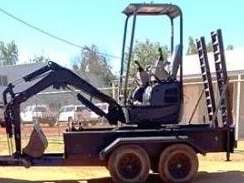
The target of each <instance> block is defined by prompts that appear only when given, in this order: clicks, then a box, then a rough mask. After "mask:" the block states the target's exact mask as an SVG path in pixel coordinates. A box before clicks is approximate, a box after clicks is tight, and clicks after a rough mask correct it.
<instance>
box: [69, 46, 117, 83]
mask: <svg viewBox="0 0 244 183" xmlns="http://www.w3.org/2000/svg"><path fill="white" fill-rule="evenodd" d="M73 69H74V70H75V71H76V72H77V73H78V74H80V75H81V77H83V78H84V79H86V80H87V81H88V82H90V83H92V84H94V85H95V86H97V87H102V86H108V85H110V84H111V81H112V80H113V79H114V76H113V74H112V72H111V67H110V66H109V65H108V63H107V58H106V57H105V56H104V55H102V54H100V53H99V51H98V48H97V46H95V45H92V46H91V47H88V46H85V48H84V49H83V50H82V51H81V56H80V58H76V60H75V63H74V64H73Z"/></svg>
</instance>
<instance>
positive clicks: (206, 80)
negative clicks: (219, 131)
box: [196, 37, 218, 127]
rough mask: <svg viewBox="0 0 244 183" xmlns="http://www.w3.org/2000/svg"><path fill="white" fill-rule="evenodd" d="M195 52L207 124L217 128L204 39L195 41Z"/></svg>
mask: <svg viewBox="0 0 244 183" xmlns="http://www.w3.org/2000/svg"><path fill="white" fill-rule="evenodd" d="M196 43H197V51H198V56H199V60H200V67H201V74H202V79H203V87H204V92H205V97H206V104H207V112H208V118H209V122H210V124H211V126H212V127H218V120H217V116H216V115H215V114H216V104H215V97H214V91H213V82H212V77H211V72H210V67H209V62H208V55H207V49H206V43H205V39H204V37H201V38H200V39H197V40H196Z"/></svg>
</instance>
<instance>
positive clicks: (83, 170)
mask: <svg viewBox="0 0 244 183" xmlns="http://www.w3.org/2000/svg"><path fill="white" fill-rule="evenodd" d="M1 132H2V130H0V134H1ZM1 144H2V145H1ZM3 144H4V141H3V139H2V138H0V154H2V153H3V152H6V150H4V149H3V147H4V146H3ZM147 182H148V183H158V182H161V181H160V179H159V178H158V176H157V175H156V174H150V176H149V178H148V181H147ZM225 182H233V183H243V182H244V141H240V142H238V148H237V149H236V150H235V153H234V154H231V161H228V162H227V161H225V154H224V153H217V154H207V155H206V156H201V155H199V171H198V174H197V176H196V178H195V179H194V180H193V181H192V183H225ZM0 183H113V181H112V180H111V178H110V176H109V173H108V171H107V170H106V169H105V168H103V167H30V168H28V169H26V168H24V167H2V166H1V167H0Z"/></svg>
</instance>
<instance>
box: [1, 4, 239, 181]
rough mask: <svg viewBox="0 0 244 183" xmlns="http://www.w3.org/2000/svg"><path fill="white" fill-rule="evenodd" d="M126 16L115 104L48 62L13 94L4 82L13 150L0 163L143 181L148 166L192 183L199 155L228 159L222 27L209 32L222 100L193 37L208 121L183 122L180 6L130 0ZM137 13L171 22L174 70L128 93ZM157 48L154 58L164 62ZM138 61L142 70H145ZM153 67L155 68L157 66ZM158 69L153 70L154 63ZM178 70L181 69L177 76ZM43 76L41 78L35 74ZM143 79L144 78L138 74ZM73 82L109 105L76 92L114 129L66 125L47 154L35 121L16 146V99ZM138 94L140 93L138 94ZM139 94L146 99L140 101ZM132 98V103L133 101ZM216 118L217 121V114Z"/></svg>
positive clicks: (230, 134)
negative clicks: (82, 169) (99, 169)
mask: <svg viewBox="0 0 244 183" xmlns="http://www.w3.org/2000/svg"><path fill="white" fill-rule="evenodd" d="M123 13H124V14H125V15H126V20H125V29H124V38H123V47H122V59H121V71H120V84H119V88H120V90H119V91H120V95H119V96H120V99H121V100H120V102H117V101H116V100H115V99H113V98H111V97H110V96H108V95H106V94H104V93H102V92H101V91H99V90H98V89H97V88H95V87H94V86H92V85H91V84H90V83H88V82H87V81H86V80H84V79H82V78H80V77H79V76H78V75H76V74H75V73H73V72H72V71H71V70H69V69H67V68H64V67H62V66H60V65H58V64H57V63H55V62H51V61H50V62H48V64H47V65H46V66H44V67H43V68H40V69H39V70H36V71H34V72H33V73H31V74H28V75H26V76H24V77H23V80H24V81H25V82H29V81H32V80H35V79H37V78H38V79H39V80H38V81H37V82H36V84H35V85H33V86H31V87H30V88H27V89H26V90H24V91H22V92H19V93H15V91H14V85H13V84H11V83H10V84H9V85H8V87H7V88H6V90H5V91H4V93H3V99H4V100H3V101H4V104H5V113H4V115H5V123H6V133H7V136H8V139H10V140H9V147H12V146H13V145H12V140H11V139H12V138H14V144H15V147H14V149H11V148H10V151H11V152H12V155H10V156H2V157H1V158H0V165H2V166H7V165H24V166H26V167H29V166H44V165H45V166H71V165H72V166H74V165H78V166H81V165H84V166H101V165H102V166H105V167H107V169H108V170H109V172H110V175H111V177H112V179H113V181H114V182H123V183H124V182H126V183H137V182H145V181H146V180H147V178H148V176H149V172H150V170H151V171H153V172H154V173H157V174H158V175H159V176H160V178H161V179H162V181H163V182H174V183H175V182H178V183H182V182H190V181H191V180H192V179H193V178H194V177H195V175H196V174H197V171H198V157H197V154H202V155H205V154H207V153H210V152H216V153H218V152H226V158H227V160H230V153H233V152H234V147H235V135H234V132H235V128H234V126H233V120H232V114H231V110H232V106H231V90H230V88H229V87H228V76H227V69H226V65H225V57H224V49H223V41H222V33H221V30H217V31H216V32H212V33H211V37H212V43H213V48H214V58H215V66H216V78H217V83H218V89H219V95H220V101H219V102H218V103H217V104H216V102H215V96H214V93H213V88H212V78H211V73H210V70H209V64H208V58H207V54H206V45H205V40H204V37H201V38H200V39H199V40H197V41H196V43H197V49H198V54H199V60H200V67H201V71H202V73H201V75H202V78H203V92H204V93H205V97H206V104H207V106H206V107H207V112H208V122H207V123H203V122H199V124H191V122H188V123H187V124H182V123H181V122H182V121H181V114H182V107H183V102H184V101H183V67H182V44H183V15H182V11H181V9H180V7H178V6H177V5H173V4H147V3H143V4H130V5H128V6H127V7H126V8H125V10H124V11H123ZM141 16H167V17H169V19H170V23H171V64H172V67H171V68H172V69H171V70H170V71H169V72H167V74H166V75H164V77H163V78H160V77H158V75H157V72H155V73H152V72H150V73H149V76H153V77H154V78H156V81H155V80H154V82H151V81H150V82H148V83H147V85H146V86H145V88H143V92H142V93H140V92H141V91H142V86H137V87H136V88H135V90H133V93H132V94H131V95H129V93H128V90H127V88H128V80H129V70H130V65H131V62H132V52H133V42H134V33H135V26H136V18H137V17H141ZM131 17H132V18H133V19H132V26H131V39H130V49H129V54H128V60H127V61H126V63H127V69H126V74H125V75H124V73H125V72H124V65H125V43H126V38H127V29H128V23H129V21H128V20H129V18H131ZM177 18H178V20H179V21H178V22H179V34H178V36H179V38H180V39H179V43H178V44H177V46H175V45H174V34H175V32H174V20H175V19H177ZM164 61H165V60H164V58H163V55H162V52H161V51H160V56H159V58H158V60H157V62H156V64H159V63H161V62H164ZM136 64H137V65H138V72H139V75H140V74H142V73H144V74H146V73H145V71H146V70H145V69H144V68H143V67H142V66H141V65H140V63H136ZM156 66H158V65H156ZM156 69H157V68H156ZM178 71H179V73H178ZM40 77H41V79H40ZM141 79H143V78H141ZM69 85H71V86H73V87H75V88H77V89H79V90H82V91H83V92H84V93H86V94H88V95H90V96H91V97H93V98H96V99H99V100H100V101H101V102H105V103H108V105H109V108H108V112H107V113H106V112H104V111H102V110H101V109H100V108H98V107H97V106H96V105H95V104H93V103H92V102H91V101H89V100H88V99H87V98H86V97H84V96H83V95H82V94H81V93H78V94H77V99H78V100H79V101H80V102H81V103H82V104H84V105H85V106H87V107H88V108H89V109H90V110H92V111H94V112H95V113H96V114H97V115H100V116H103V117H105V118H106V119H107V120H108V122H109V123H110V124H111V127H104V128H94V129H91V128H82V126H78V127H77V126H71V127H69V128H67V130H66V131H65V132H63V140H64V151H63V152H61V153H45V149H46V148H47V144H48V142H47V139H46V137H45V134H43V132H42V130H41V128H40V126H39V125H38V124H35V125H34V126H33V132H32V134H31V137H30V141H29V143H28V144H27V146H26V147H24V148H22V146H21V128H20V123H21V122H20V117H19V113H20V104H21V103H23V102H25V101H26V100H27V99H28V98H30V97H32V96H34V95H35V94H37V93H38V92H40V91H42V90H44V89H45V88H47V87H49V86H53V87H54V88H55V89H59V88H63V87H67V86H69ZM139 95H141V96H143V97H142V98H141V97H139V98H137V97H136V96H139ZM144 99H147V100H146V103H144V102H145V101H144ZM135 101H136V102H135ZM219 112H220V113H221V119H218V113H219Z"/></svg>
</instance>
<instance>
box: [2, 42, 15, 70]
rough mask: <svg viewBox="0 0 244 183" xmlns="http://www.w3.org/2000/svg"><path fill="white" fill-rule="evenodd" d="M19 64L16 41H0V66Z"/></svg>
mask: <svg viewBox="0 0 244 183" xmlns="http://www.w3.org/2000/svg"><path fill="white" fill-rule="evenodd" d="M17 62H18V48H17V45H16V44H15V42H14V41H12V42H10V43H6V44H5V43H4V42H3V41H0V65H15V64H16V63H17Z"/></svg>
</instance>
